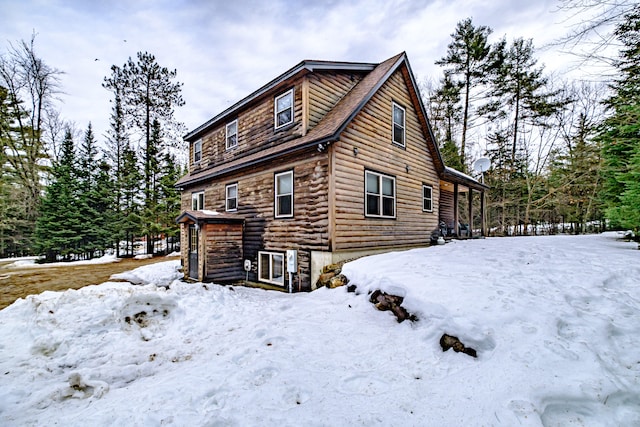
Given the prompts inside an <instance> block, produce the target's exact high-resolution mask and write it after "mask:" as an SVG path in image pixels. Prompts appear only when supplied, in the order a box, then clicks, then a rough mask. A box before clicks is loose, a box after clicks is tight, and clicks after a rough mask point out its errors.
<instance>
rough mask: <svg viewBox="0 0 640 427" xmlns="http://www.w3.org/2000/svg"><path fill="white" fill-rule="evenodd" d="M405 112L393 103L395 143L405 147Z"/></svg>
mask: <svg viewBox="0 0 640 427" xmlns="http://www.w3.org/2000/svg"><path fill="white" fill-rule="evenodd" d="M404 140H405V110H404V108H402V107H401V106H399V105H398V104H396V103H395V102H394V103H393V142H394V144H398V145H401V146H403V147H404V146H405V142H404Z"/></svg>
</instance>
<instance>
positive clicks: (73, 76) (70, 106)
mask: <svg viewBox="0 0 640 427" xmlns="http://www.w3.org/2000/svg"><path fill="white" fill-rule="evenodd" d="M558 5H559V3H558V0H492V1H487V0H424V1H403V0H352V1H340V0H315V1H314V0H311V1H302V0H269V1H259V0H224V1H222V0H208V1H207V0H164V1H157V0H112V1H101V0H0V11H1V12H0V43H1V44H0V52H3V53H4V52H6V51H7V48H8V43H9V42H14V43H15V42H16V41H19V40H25V41H28V40H29V39H30V37H31V34H32V33H33V32H35V33H36V34H37V36H36V53H37V54H38V55H39V56H40V57H41V58H42V59H44V61H45V62H46V63H47V64H49V65H50V66H52V67H55V68H57V69H59V70H61V71H63V72H64V73H65V74H64V75H63V76H62V88H63V90H64V92H65V93H64V94H62V95H61V103H60V104H59V110H60V111H61V114H62V116H63V118H64V119H66V120H70V121H73V122H75V123H76V125H77V126H78V127H79V128H80V129H86V127H87V124H88V123H89V122H90V121H91V122H92V124H93V127H94V131H95V132H96V134H97V135H98V139H99V140H102V139H103V135H104V133H105V132H106V130H107V128H108V121H109V114H110V104H109V100H110V99H111V94H110V93H109V92H108V91H107V90H105V89H103V88H102V86H101V83H102V81H103V79H104V77H105V76H108V75H110V67H111V65H118V66H122V65H123V64H124V63H125V62H126V61H127V59H128V58H129V57H133V58H135V57H136V53H137V52H139V51H147V52H149V53H152V54H153V55H155V56H156V60H157V62H158V63H159V64H160V65H161V66H165V67H167V68H170V69H177V72H178V76H177V79H178V80H179V81H180V82H183V83H184V87H183V98H184V100H185V101H186V105H185V106H183V107H180V108H178V109H177V110H176V116H177V118H178V120H180V121H182V122H183V123H184V124H185V125H186V126H187V128H188V129H193V128H194V127H196V126H198V125H200V124H201V123H203V122H205V121H206V120H208V119H210V118H211V117H213V116H214V115H216V114H217V113H219V112H221V111H222V110H223V109H225V108H226V107H228V106H229V105H231V104H232V103H235V102H236V101H238V100H240V99H241V98H243V97H245V96H246V95H248V94H249V93H251V92H253V91H254V90H256V89H258V88H259V87H260V86H262V85H263V84H265V83H267V82H268V81H270V80H271V79H273V78H274V77H276V76H278V75H279V74H281V73H282V72H284V71H286V70H287V69H288V68H290V67H292V66H293V65H295V64H297V63H298V62H300V61H301V60H303V59H325V60H336V61H362V62H381V61H383V60H385V59H387V58H389V57H391V56H393V55H395V54H397V53H399V52H402V51H406V52H407V54H408V57H409V61H410V63H411V66H412V69H413V72H414V73H415V74H416V77H417V78H418V80H419V81H421V80H423V79H425V78H429V77H432V78H438V77H439V76H440V73H441V70H440V67H438V66H435V65H434V61H436V60H437V59H439V58H441V57H442V56H444V55H445V53H446V49H447V44H448V43H449V42H450V39H451V36H450V35H451V33H452V32H453V31H454V29H455V26H456V23H457V22H458V21H460V20H462V19H465V18H467V17H472V18H473V22H474V24H475V25H488V26H490V27H491V28H492V29H493V30H494V33H493V35H492V40H491V41H492V42H493V41H496V40H497V39H498V38H500V37H502V36H505V35H506V36H507V38H508V39H509V40H512V39H513V38H516V37H524V38H533V41H534V44H535V45H536V46H537V47H541V46H543V45H545V44H547V43H548V42H550V41H552V40H554V39H555V38H557V37H560V36H562V35H564V34H566V33H567V31H568V29H567V23H566V22H565V18H564V17H563V15H562V14H560V13H558V12H556V10H557V7H558ZM539 57H540V62H541V63H544V64H545V65H546V68H547V69H548V70H549V71H552V70H553V71H559V72H563V70H564V69H565V67H566V66H567V65H568V64H569V62H570V61H572V60H573V58H571V57H570V56H569V55H562V54H558V53H557V52H549V51H547V52H541V53H540V54H539Z"/></svg>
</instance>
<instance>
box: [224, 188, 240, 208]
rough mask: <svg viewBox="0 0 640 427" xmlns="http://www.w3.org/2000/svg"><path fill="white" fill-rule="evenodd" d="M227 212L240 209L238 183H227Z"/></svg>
mask: <svg viewBox="0 0 640 427" xmlns="http://www.w3.org/2000/svg"><path fill="white" fill-rule="evenodd" d="M226 199H227V203H226V205H227V207H226V209H227V212H233V211H236V210H238V184H229V185H227V196H226Z"/></svg>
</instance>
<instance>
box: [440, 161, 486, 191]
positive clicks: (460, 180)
mask: <svg viewBox="0 0 640 427" xmlns="http://www.w3.org/2000/svg"><path fill="white" fill-rule="evenodd" d="M441 179H442V180H443V181H448V182H451V183H454V184H462V185H464V186H467V187H469V188H472V189H474V190H477V191H485V190H488V189H489V186H488V185H486V184H483V183H481V182H480V181H478V180H477V179H475V178H473V177H471V176H469V175H467V174H465V173H462V172H460V171H458V170H455V169H453V168H450V167H448V166H445V167H444V171H443V172H442V176H441Z"/></svg>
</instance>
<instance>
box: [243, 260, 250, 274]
mask: <svg viewBox="0 0 640 427" xmlns="http://www.w3.org/2000/svg"><path fill="white" fill-rule="evenodd" d="M244 271H251V260H250V259H245V260H244Z"/></svg>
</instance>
